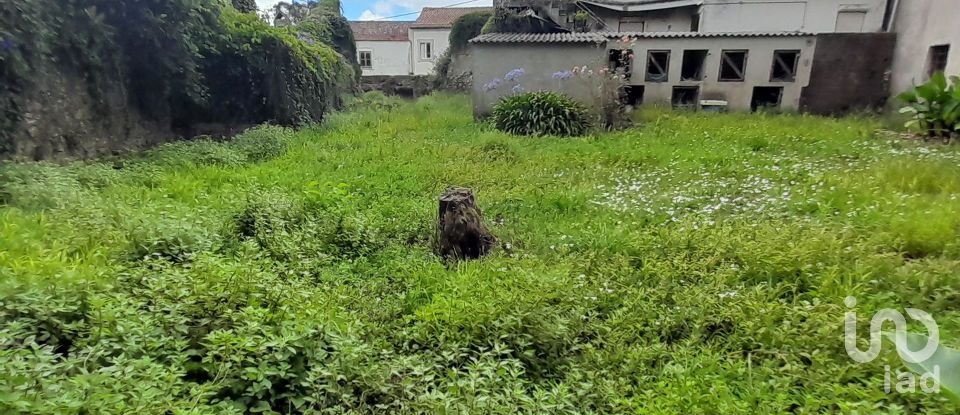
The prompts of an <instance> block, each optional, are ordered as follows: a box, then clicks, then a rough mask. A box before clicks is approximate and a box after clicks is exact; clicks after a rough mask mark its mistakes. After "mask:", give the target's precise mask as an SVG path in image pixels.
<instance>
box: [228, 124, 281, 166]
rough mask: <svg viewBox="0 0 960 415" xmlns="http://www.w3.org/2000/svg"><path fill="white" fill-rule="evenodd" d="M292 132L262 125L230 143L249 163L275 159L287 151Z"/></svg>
mask: <svg viewBox="0 0 960 415" xmlns="http://www.w3.org/2000/svg"><path fill="white" fill-rule="evenodd" d="M292 135H293V130H290V129H288V128H283V127H277V126H271V125H264V126H260V127H255V128H251V129H249V130H247V131H245V132H244V133H243V134H240V135H238V136H237V137H236V138H234V139H233V140H231V141H230V146H231V147H233V148H235V149H237V150H238V151H239V152H240V153H243V155H244V157H246V160H247V161H248V162H251V163H256V162H260V161H266V160H270V159H275V158H277V157H280V156H282V155H283V154H284V153H286V151H287V146H288V145H289V142H290V137H291V136H292Z"/></svg>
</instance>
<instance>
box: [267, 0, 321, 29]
mask: <svg viewBox="0 0 960 415" xmlns="http://www.w3.org/2000/svg"><path fill="white" fill-rule="evenodd" d="M318 4H320V3H319V2H317V1H316V0H301V1H297V0H293V1H291V2H286V1H282V2H280V3H277V5H275V6H273V24H275V25H277V26H291V25H296V24H299V23H301V22H303V21H304V20H306V19H307V16H309V15H310V10H311V9H313V8H314V7H315V6H317V5H318Z"/></svg>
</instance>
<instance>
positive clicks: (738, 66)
mask: <svg viewBox="0 0 960 415" xmlns="http://www.w3.org/2000/svg"><path fill="white" fill-rule="evenodd" d="M746 69H747V51H745V50H725V51H723V52H722V53H721V54H720V80H721V81H728V82H739V81H743V80H744V78H745V77H746Z"/></svg>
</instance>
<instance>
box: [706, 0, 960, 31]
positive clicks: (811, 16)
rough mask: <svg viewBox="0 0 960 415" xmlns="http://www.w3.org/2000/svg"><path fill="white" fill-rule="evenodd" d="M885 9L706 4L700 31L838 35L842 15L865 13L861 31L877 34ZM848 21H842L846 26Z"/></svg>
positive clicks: (790, 0)
mask: <svg viewBox="0 0 960 415" xmlns="http://www.w3.org/2000/svg"><path fill="white" fill-rule="evenodd" d="M901 1H906V2H912V1H915V0H901ZM947 1H949V0H947ZM954 1H955V0H954ZM885 7H886V0H705V1H704V4H703V6H702V7H701V19H700V31H701V32H757V31H768V32H769V31H776V32H784V31H800V32H810V33H831V32H835V31H837V30H836V29H837V18H838V15H839V14H840V13H841V12H854V13H856V12H864V14H863V25H862V26H861V27H860V31H863V32H880V31H882V29H883V15H884V10H885ZM851 17H853V16H852V15H849V14H847V15H845V16H844V18H843V19H842V21H843V22H847V23H849V22H850V21H851V19H850V18H851Z"/></svg>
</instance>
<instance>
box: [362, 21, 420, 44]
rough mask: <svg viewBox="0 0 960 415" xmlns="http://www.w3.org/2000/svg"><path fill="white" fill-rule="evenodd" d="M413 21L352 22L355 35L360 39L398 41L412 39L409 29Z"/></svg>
mask: <svg viewBox="0 0 960 415" xmlns="http://www.w3.org/2000/svg"><path fill="white" fill-rule="evenodd" d="M412 25H413V22H350V29H351V30H353V37H354V38H355V39H356V40H358V41H364V40H367V41H396V42H406V41H407V40H410V34H409V32H408V30H409V29H410V26H412Z"/></svg>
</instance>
